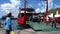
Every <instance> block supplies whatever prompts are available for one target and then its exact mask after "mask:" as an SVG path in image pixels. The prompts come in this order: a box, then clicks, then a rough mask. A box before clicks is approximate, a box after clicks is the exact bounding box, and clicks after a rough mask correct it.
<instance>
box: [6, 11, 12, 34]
mask: <svg viewBox="0 0 60 34" xmlns="http://www.w3.org/2000/svg"><path fill="white" fill-rule="evenodd" d="M5 29H6V34H10V31H11V30H12V28H11V12H9V13H8V14H7V17H6V23H5Z"/></svg>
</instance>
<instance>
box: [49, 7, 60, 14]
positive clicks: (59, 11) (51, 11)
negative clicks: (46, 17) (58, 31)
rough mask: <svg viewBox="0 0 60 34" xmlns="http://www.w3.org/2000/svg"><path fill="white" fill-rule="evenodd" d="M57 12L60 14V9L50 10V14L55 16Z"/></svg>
mask: <svg viewBox="0 0 60 34" xmlns="http://www.w3.org/2000/svg"><path fill="white" fill-rule="evenodd" d="M56 11H58V13H59V14H60V7H59V8H55V9H51V10H49V14H50V13H53V14H54V15H55V14H56Z"/></svg>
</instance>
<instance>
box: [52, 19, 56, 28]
mask: <svg viewBox="0 0 60 34" xmlns="http://www.w3.org/2000/svg"><path fill="white" fill-rule="evenodd" d="M53 27H54V28H56V22H55V18H53V20H52V28H53Z"/></svg>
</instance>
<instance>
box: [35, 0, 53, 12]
mask: <svg viewBox="0 0 60 34" xmlns="http://www.w3.org/2000/svg"><path fill="white" fill-rule="evenodd" d="M42 5H43V6H42ZM38 6H41V7H42V8H40V9H39V10H40V12H45V11H46V2H44V1H42V3H38ZM51 8H53V0H48V10H50V9H51ZM37 9H38V8H37ZM37 9H36V10H37ZM36 12H37V11H36Z"/></svg>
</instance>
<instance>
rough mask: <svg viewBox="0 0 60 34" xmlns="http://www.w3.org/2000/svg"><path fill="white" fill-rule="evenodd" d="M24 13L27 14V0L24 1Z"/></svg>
mask: <svg viewBox="0 0 60 34" xmlns="http://www.w3.org/2000/svg"><path fill="white" fill-rule="evenodd" d="M24 15H25V16H26V0H25V1H24Z"/></svg>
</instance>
